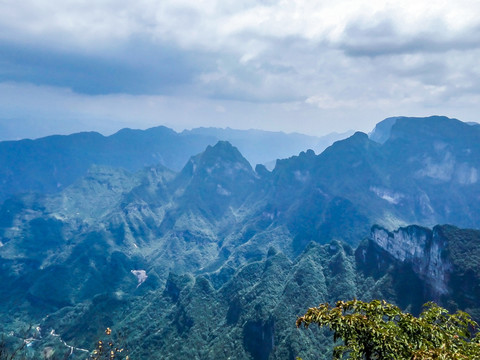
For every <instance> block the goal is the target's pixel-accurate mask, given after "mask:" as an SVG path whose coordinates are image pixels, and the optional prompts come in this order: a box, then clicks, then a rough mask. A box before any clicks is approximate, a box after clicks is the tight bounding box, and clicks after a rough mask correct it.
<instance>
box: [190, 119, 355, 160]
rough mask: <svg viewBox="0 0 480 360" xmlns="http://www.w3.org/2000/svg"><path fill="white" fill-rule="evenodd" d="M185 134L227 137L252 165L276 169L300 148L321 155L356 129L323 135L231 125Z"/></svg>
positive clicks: (224, 138) (200, 129)
mask: <svg viewBox="0 0 480 360" xmlns="http://www.w3.org/2000/svg"><path fill="white" fill-rule="evenodd" d="M182 134H190V135H191V134H199V135H204V136H212V137H215V138H216V139H219V140H226V141H228V142H230V143H231V144H233V145H234V146H235V147H237V148H238V149H239V150H240V152H241V153H242V155H243V156H245V158H247V159H248V160H249V161H250V163H251V164H252V165H256V164H266V165H268V166H267V167H269V168H271V169H273V167H274V166H275V160H277V159H284V158H288V157H290V156H292V155H296V154H298V153H300V152H301V151H306V150H308V149H311V150H313V151H315V153H317V154H319V153H321V152H322V151H323V150H325V149H326V148H327V147H328V146H330V145H332V144H333V143H334V142H335V141H338V140H342V139H345V138H347V137H349V136H350V135H352V134H353V131H349V132H345V133H341V134H339V133H331V134H328V135H325V136H322V137H318V136H309V135H304V134H296V133H291V134H285V133H282V132H270V131H262V130H253V129H251V130H233V129H230V128H226V129H218V128H197V129H192V130H185V131H183V132H182Z"/></svg>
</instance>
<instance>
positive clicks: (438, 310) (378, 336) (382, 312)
mask: <svg viewBox="0 0 480 360" xmlns="http://www.w3.org/2000/svg"><path fill="white" fill-rule="evenodd" d="M311 324H317V325H318V326H320V327H323V326H327V327H329V328H330V330H331V331H332V332H333V335H334V341H335V342H336V341H337V340H338V339H342V340H343V343H342V344H341V345H337V346H335V347H334V352H333V359H344V358H345V356H346V357H347V358H348V359H357V360H359V359H366V360H373V359H396V360H402V359H409V360H410V359H412V360H418V359H427V360H428V359H432V360H433V359H438V360H441V359H442V360H443V359H445V360H447V359H449V360H457V359H458V360H459V359H480V335H479V333H477V334H476V335H474V331H475V328H476V327H477V323H476V322H475V321H473V320H472V319H471V317H470V315H468V314H467V313H465V312H461V311H458V312H456V313H455V314H449V313H448V311H447V310H445V309H443V308H442V307H440V306H438V305H436V304H435V303H432V302H430V303H427V304H425V305H424V310H423V312H422V313H421V314H420V315H419V316H418V318H417V317H415V316H413V315H411V314H409V313H404V312H402V311H401V310H400V308H398V307H397V306H394V305H391V304H389V303H387V302H385V301H379V300H373V301H371V302H363V301H359V300H351V301H347V302H344V301H338V302H337V303H336V306H335V307H331V306H330V305H329V304H328V303H325V304H320V305H319V306H318V307H315V308H310V309H308V311H307V312H306V314H305V315H303V316H302V317H299V318H298V319H297V327H300V326H302V325H303V326H304V327H305V328H308V326H309V325H311Z"/></svg>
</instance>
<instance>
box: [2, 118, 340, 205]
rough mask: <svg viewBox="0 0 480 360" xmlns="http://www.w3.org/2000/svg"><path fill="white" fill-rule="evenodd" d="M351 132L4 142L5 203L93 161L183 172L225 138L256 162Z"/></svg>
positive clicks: (129, 134)
mask: <svg viewBox="0 0 480 360" xmlns="http://www.w3.org/2000/svg"><path fill="white" fill-rule="evenodd" d="M347 135H348V134H347V133H345V134H329V135H327V136H325V137H314V136H307V135H301V134H285V133H281V132H268V131H260V130H247V131H243V130H232V129H215V128H209V129H193V130H190V131H184V132H182V133H180V134H179V133H176V132H175V131H173V130H171V129H168V128H166V127H163V126H160V127H155V128H151V129H148V130H131V129H123V130H120V131H119V132H117V133H115V134H113V135H111V136H103V135H101V134H99V133H95V132H90V133H87V132H84V133H77V134H72V135H56V136H48V137H44V138H40V139H36V140H30V139H25V140H19V141H3V142H0V201H3V200H4V199H6V198H8V197H10V196H12V195H15V194H19V193H24V192H29V191H33V192H39V193H54V192H58V191H60V190H62V189H64V188H65V187H67V186H68V185H70V184H72V183H73V182H74V181H75V180H76V179H79V178H80V177H82V176H84V175H85V174H86V173H87V171H88V169H89V168H90V167H91V166H92V165H95V164H96V165H107V166H111V167H118V168H122V169H125V170H127V171H131V172H134V171H138V170H140V169H142V168H143V167H145V166H149V165H157V164H161V165H163V166H165V167H167V168H169V169H173V170H175V171H179V170H181V169H182V168H183V166H184V165H185V163H186V162H187V161H188V159H189V158H190V156H192V155H195V154H198V153H199V152H201V151H203V150H204V149H205V147H207V146H208V145H214V144H215V143H216V142H218V141H220V140H230V141H231V142H232V143H233V144H234V145H236V144H237V143H238V144H239V146H240V147H241V149H242V150H243V151H245V153H246V154H247V158H248V159H249V161H250V162H251V163H252V164H257V163H264V162H265V163H266V162H274V161H275V160H276V159H279V158H283V157H288V156H291V155H295V154H298V153H299V152H300V151H302V150H307V149H309V148H314V149H316V150H323V149H324V148H325V147H326V146H328V145H330V144H331V143H332V142H333V141H335V140H338V139H341V138H345V137H346V136H347Z"/></svg>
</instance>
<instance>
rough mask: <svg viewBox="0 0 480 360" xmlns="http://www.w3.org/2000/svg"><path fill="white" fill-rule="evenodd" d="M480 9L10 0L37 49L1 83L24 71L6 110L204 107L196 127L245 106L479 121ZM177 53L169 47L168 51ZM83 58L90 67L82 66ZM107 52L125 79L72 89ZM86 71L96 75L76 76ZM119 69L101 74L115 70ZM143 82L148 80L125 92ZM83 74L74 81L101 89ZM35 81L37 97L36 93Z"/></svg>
mask: <svg viewBox="0 0 480 360" xmlns="http://www.w3.org/2000/svg"><path fill="white" fill-rule="evenodd" d="M479 13H480V2H478V1H476V0H475V1H471V0H457V1H444V0H439V1H435V2H431V1H426V0H403V1H366V0H338V1H335V2H332V1H326V0H316V1H307V0H263V1H253V0H244V1H239V0H223V1H220V0H196V1H192V0H163V1H158V0H137V1H127V0H98V1H95V2H92V1H86V0H62V1H60V0H50V1H41V0H24V1H13V0H4V1H0V42H2V41H3V43H8V44H10V46H13V48H15V47H18V48H19V49H22V48H23V47H25V48H32V49H33V50H31V51H30V52H29V53H28V54H27V55H25V56H26V57H30V58H33V60H32V62H31V63H28V64H27V65H22V64H20V62H18V61H17V60H16V59H15V57H14V56H13V55H12V58H13V60H11V59H9V60H8V61H11V62H15V64H14V65H15V66H13V65H11V66H10V67H9V68H8V69H7V68H6V67H3V70H0V82H1V81H2V80H1V79H4V80H5V79H6V80H9V81H11V82H17V83H15V84H14V85H12V83H9V84H5V83H4V84H3V85H2V86H1V87H0V91H1V92H2V94H3V95H2V96H5V99H7V98H8V99H10V101H13V103H16V102H18V101H16V100H15V99H12V98H11V96H9V95H8V93H6V92H5V91H6V89H7V88H9V87H12V86H13V87H15V88H16V89H17V90H18V91H16V94H17V95H18V97H17V99H20V98H21V99H24V100H25V102H24V104H23V106H22V108H21V109H20V107H17V108H13V107H12V106H9V103H8V102H7V101H5V100H4V99H0V106H1V108H0V111H1V112H2V113H3V114H9V113H11V114H13V113H15V114H16V115H15V116H20V114H23V115H21V116H27V115H29V116H37V117H39V116H44V118H46V117H49V116H50V117H51V116H55V112H59V113H62V114H64V116H65V117H68V118H74V117H76V118H84V119H104V121H105V123H106V122H107V121H110V122H111V123H112V124H119V123H120V122H125V123H130V122H129V121H130V120H129V119H130V118H136V119H138V121H140V122H142V124H144V125H145V126H148V125H149V124H150V125H153V124H156V123H157V122H158V121H162V119H160V120H159V117H162V116H164V117H168V118H173V117H175V116H177V119H176V120H175V122H176V123H178V124H180V123H181V124H183V125H182V126H186V127H188V126H195V125H194V121H193V120H192V117H197V118H201V120H198V119H197V120H196V121H197V124H198V125H200V123H198V121H211V123H210V125H217V126H218V125H221V124H225V125H229V126H233V127H235V124H232V123H231V121H232V120H228V118H233V119H236V120H234V121H237V123H238V122H239V121H240V120H239V119H241V117H240V116H241V114H242V113H243V114H248V115H249V116H256V117H257V120H258V119H261V121H263V128H275V127H276V126H277V127H279V128H281V129H284V130H287V131H291V130H294V129H295V128H294V124H297V126H299V127H301V128H302V129H304V130H303V131H304V132H308V131H309V129H317V130H318V131H320V129H322V130H321V131H322V132H323V129H326V125H325V122H326V121H327V120H319V119H320V118H323V117H324V118H325V119H327V118H328V119H338V121H340V120H341V119H342V118H343V119H344V120H343V122H342V125H338V126H337V125H335V126H337V128H335V129H333V128H332V129H333V130H338V131H343V130H347V129H348V127H355V124H358V121H363V123H362V124H361V125H357V126H356V127H357V128H362V129H365V128H366V127H367V126H370V125H373V123H374V122H376V121H379V120H381V119H382V117H387V116H391V115H419V116H420V115H430V114H432V113H437V114H445V115H450V116H454V117H458V118H462V117H463V119H464V120H470V121H472V120H477V119H476V118H475V117H476V113H477V111H476V110H477V103H478V98H479V97H480V65H479V63H478V57H479V56H480V17H478V16H477V14H479ZM11 44H13V45H11ZM0 45H1V44H0ZM39 49H41V51H43V52H44V53H47V54H49V53H52V54H55V56H56V57H57V58H60V60H58V59H57V58H56V60H55V61H66V62H67V65H68V66H64V67H63V68H62V69H63V71H64V73H65V76H70V78H68V79H67V78H65V81H64V82H63V83H62V76H64V75H63V73H62V74H61V75H58V77H59V79H55V81H50V82H48V80H49V78H52V77H54V75H55V74H58V73H56V72H55V69H56V67H55V64H53V65H51V64H50V67H48V68H47V70H48V71H46V70H45V67H42V66H44V65H45V64H44V63H48V61H49V60H48V59H49V58H48V56H46V57H45V56H44V57H43V58H42V61H43V63H42V61H40V60H39V61H38V64H33V65H32V63H33V62H34V61H35V56H34V55H31V54H35V52H36V51H40V50H39ZM0 50H1V49H0ZM169 51H170V53H168V52H169ZM165 53H168V54H171V55H169V56H167V55H168V54H167V55H166V56H165V57H164V58H160V55H162V54H165ZM65 54H67V55H72V54H73V60H72V59H71V58H68V59H67V60H65V59H63V58H62V56H67V55H65ZM76 56H78V57H76ZM39 58H40V57H39ZM76 58H78V59H81V60H78V61H79V62H80V61H84V62H85V61H86V60H85V58H87V59H88V61H90V62H89V63H88V64H89V65H88V66H83V67H80V70H78V68H77V67H75V66H73V67H72V69H73V70H72V69H71V68H70V65H71V64H70V63H69V62H74V61H75V59H76ZM182 58H188V59H190V60H191V61H190V62H187V63H185V61H183V60H182ZM0 61H2V57H1V55H0ZM98 63H101V65H102V69H103V70H102V71H103V72H107V73H108V70H109V69H114V70H112V72H113V76H114V80H118V83H119V84H117V85H118V86H117V85H115V84H113V85H112V86H110V87H108V86H107V87H105V88H104V89H103V88H102V90H101V91H99V92H98V93H100V94H104V96H93V95H91V96H89V95H79V94H76V93H75V92H74V91H69V90H65V88H67V89H68V88H72V89H77V88H76V87H75V85H76V84H75V81H79V80H78V78H80V79H90V78H92V79H94V78H95V76H91V75H92V72H93V73H95V71H98V69H97V68H96V66H97V65H98ZM119 64H120V65H121V66H119ZM22 66H23V67H22ZM124 68H127V70H128V71H130V72H129V73H128V75H125V73H122V71H123V69H124ZM12 69H13V70H12ZM65 69H66V70H65ZM78 71H84V72H85V73H81V74H79V76H78V78H77V77H76V75H77V72H78ZM117 71H118V75H117V73H116V72H117ZM35 72H43V76H40V77H38V76H37V77H35V78H34V77H33V76H31V75H30V74H31V73H35ZM87 72H88V73H87ZM72 74H73V75H72ZM108 75H109V76H104V77H99V81H104V82H105V81H111V80H112V77H111V76H110V75H111V74H108ZM29 76H30V78H29ZM137 79H138V80H137ZM20 81H22V82H31V83H35V84H37V85H39V86H37V87H35V86H31V87H29V86H24V85H21V86H20V85H19V83H18V82H20ZM84 81H91V80H84ZM135 82H137V83H139V84H144V83H145V84H146V85H145V86H144V87H139V88H138V89H136V90H135V91H133V90H132V91H131V93H132V94H133V93H134V94H136V95H128V94H126V93H128V92H129V91H128V89H129V87H130V86H131V84H132V83H135ZM165 84H166V85H165ZM45 85H49V86H50V87H45ZM82 85H83V86H82V87H79V88H80V90H76V91H83V92H85V93H88V91H89V90H88V89H90V88H92V87H95V83H92V86H90V87H88V86H85V84H82ZM157 85H158V86H157ZM167 85H168V86H167ZM55 86H58V89H57V88H54V87H55ZM115 86H117V88H115ZM82 89H87V90H82ZM30 92H34V93H35V94H36V95H35V96H37V99H39V100H38V101H35V99H33V98H27V95H26V94H29V93H30ZM114 93H116V95H114ZM142 94H148V95H142ZM2 100H4V101H2ZM54 101H56V102H55V104H59V105H57V106H56V107H54V108H52V106H51V104H52V103H53V102H54ZM42 104H45V105H42ZM180 104H185V105H184V106H183V105H180ZM459 104H461V106H460V105H459ZM19 106H20V105H19ZM199 109H200V110H199ZM218 109H223V110H222V111H218ZM242 109H243V110H242ZM281 109H283V111H284V112H283V113H282V110H281ZM284 109H288V111H285V110H284ZM42 114H43V115H42ZM157 114H161V115H159V116H156V115H157ZM226 114H228V116H227V115H226ZM235 114H237V115H235ZM5 116H6V115H5ZM349 116H351V117H355V118H356V119H357V120H355V121H357V123H355V121H353V120H348V119H347V118H348V117H349ZM287 117H291V118H294V119H295V118H300V119H302V121H289V120H288V118H287ZM209 119H210V120H209ZM211 119H213V120H211ZM278 119H280V120H278ZM229 121H230V122H229ZM254 123H255V124H258V123H259V122H258V121H256V122H254ZM192 124H193V125H192ZM248 124H249V123H248V121H247V120H245V124H238V126H237V127H246V126H247V127H248ZM255 124H253V123H252V127H253V126H255ZM202 125H203V124H202ZM302 126H303V127H302ZM330 126H332V125H331V124H330ZM112 127H113V126H112ZM257 127H258V125H257Z"/></svg>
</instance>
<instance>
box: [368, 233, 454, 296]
mask: <svg viewBox="0 0 480 360" xmlns="http://www.w3.org/2000/svg"><path fill="white" fill-rule="evenodd" d="M371 239H372V240H373V241H374V242H375V243H376V244H377V245H378V246H380V247H381V248H382V249H384V250H385V251H387V252H388V253H389V254H391V255H392V256H393V257H394V258H395V259H396V260H399V261H400V262H402V263H409V264H411V266H412V269H413V271H414V272H415V273H417V274H418V275H419V277H420V278H421V279H423V280H424V281H425V282H426V284H427V285H428V286H429V287H430V288H431V291H432V292H433V294H434V295H436V296H438V295H445V294H447V293H448V291H449V289H448V282H449V278H450V274H451V272H452V263H451V261H450V260H449V259H448V258H447V257H446V256H445V249H446V247H447V242H448V240H447V239H446V238H445V237H444V236H442V233H441V231H439V227H438V226H436V227H434V228H433V230H430V229H427V228H423V227H420V226H416V225H412V226H408V227H404V228H399V229H398V230H396V231H394V232H389V231H387V230H385V229H383V228H381V227H378V226H374V227H373V228H372V233H371Z"/></svg>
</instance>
